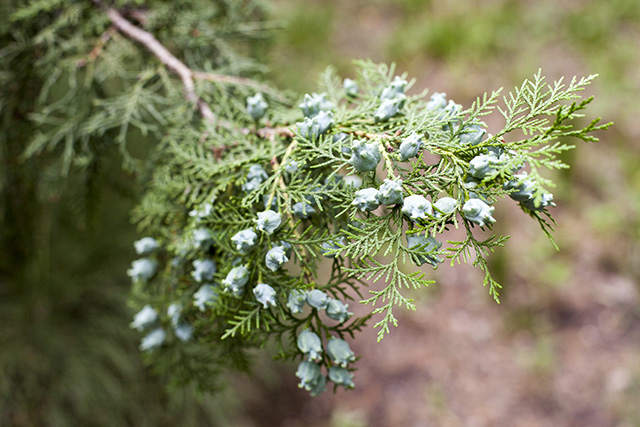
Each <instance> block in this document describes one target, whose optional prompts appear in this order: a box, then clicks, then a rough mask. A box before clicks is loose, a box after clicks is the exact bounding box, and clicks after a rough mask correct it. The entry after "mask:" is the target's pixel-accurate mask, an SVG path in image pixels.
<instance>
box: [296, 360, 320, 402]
mask: <svg viewBox="0 0 640 427" xmlns="http://www.w3.org/2000/svg"><path fill="white" fill-rule="evenodd" d="M296 377H298V378H300V384H298V387H300V388H304V389H305V390H307V391H310V392H311V395H312V396H317V395H318V394H320V393H322V392H323V391H325V389H326V384H327V379H326V377H325V376H324V375H322V371H321V369H320V365H318V364H317V363H313V362H309V361H308V360H304V361H302V362H300V364H299V365H298V369H297V371H296Z"/></svg>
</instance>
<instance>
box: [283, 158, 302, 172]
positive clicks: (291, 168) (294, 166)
mask: <svg viewBox="0 0 640 427" xmlns="http://www.w3.org/2000/svg"><path fill="white" fill-rule="evenodd" d="M298 169H300V165H299V163H298V162H297V161H295V160H289V161H288V162H287V164H286V165H284V170H285V172H287V173H296V172H298Z"/></svg>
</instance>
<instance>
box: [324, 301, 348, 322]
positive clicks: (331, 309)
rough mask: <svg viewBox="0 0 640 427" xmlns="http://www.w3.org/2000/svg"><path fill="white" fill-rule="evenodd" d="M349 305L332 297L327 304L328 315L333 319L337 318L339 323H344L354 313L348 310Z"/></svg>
mask: <svg viewBox="0 0 640 427" xmlns="http://www.w3.org/2000/svg"><path fill="white" fill-rule="evenodd" d="M348 308H349V305H347V304H345V303H343V302H342V301H340V300H338V299H331V300H329V303H328V304H327V308H326V309H325V310H326V313H327V316H328V317H329V318H331V319H333V320H337V321H338V322H339V323H344V322H345V321H347V320H348V319H349V317H351V316H352V315H353V313H349V311H348V310H347V309H348Z"/></svg>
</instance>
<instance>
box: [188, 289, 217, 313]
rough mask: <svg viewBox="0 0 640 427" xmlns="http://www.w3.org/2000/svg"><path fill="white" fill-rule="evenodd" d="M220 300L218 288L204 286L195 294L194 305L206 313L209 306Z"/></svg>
mask: <svg viewBox="0 0 640 427" xmlns="http://www.w3.org/2000/svg"><path fill="white" fill-rule="evenodd" d="M217 299H218V292H217V291H216V288H214V287H213V286H211V285H207V284H205V285H202V286H200V289H198V291H197V292H196V293H195V294H193V305H195V306H196V307H198V310H200V311H205V310H206V309H207V306H209V305H212V304H214V303H215V302H216V301H217Z"/></svg>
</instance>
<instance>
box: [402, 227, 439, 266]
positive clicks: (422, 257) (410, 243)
mask: <svg viewBox="0 0 640 427" xmlns="http://www.w3.org/2000/svg"><path fill="white" fill-rule="evenodd" d="M441 246H442V243H441V242H438V241H437V240H436V239H435V238H434V237H433V236H429V237H425V236H424V235H423V234H412V235H410V236H407V248H408V249H414V248H421V249H420V254H419V256H418V259H417V261H418V265H423V264H425V263H427V264H431V266H432V267H433V268H437V267H438V263H441V262H442V261H443V260H442V258H440V257H439V256H438V255H436V254H435V253H434V252H436V251H437V250H438V249H440V247H441Z"/></svg>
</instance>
